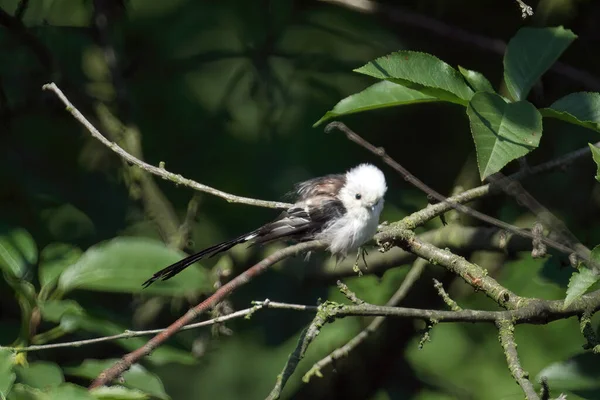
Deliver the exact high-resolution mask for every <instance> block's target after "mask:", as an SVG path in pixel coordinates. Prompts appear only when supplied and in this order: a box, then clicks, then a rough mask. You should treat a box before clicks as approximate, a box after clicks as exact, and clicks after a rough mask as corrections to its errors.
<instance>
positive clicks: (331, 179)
mask: <svg viewBox="0 0 600 400" xmlns="http://www.w3.org/2000/svg"><path fill="white" fill-rule="evenodd" d="M386 190H387V187H386V183H385V177H384V176H383V173H382V172H381V171H380V170H379V169H378V168H377V167H375V166H373V165H371V164H361V165H359V166H357V167H355V168H352V169H351V170H349V171H348V172H346V173H345V174H336V175H326V176H323V177H319V178H314V179H311V180H308V181H306V182H302V183H299V184H297V185H296V186H295V189H294V192H293V194H294V195H295V203H294V205H293V206H292V207H290V208H289V209H287V210H286V211H284V212H282V213H281V214H280V215H279V217H278V218H277V219H275V220H274V221H272V222H269V223H267V224H266V225H263V226H261V227H260V228H258V229H256V230H253V231H252V232H248V233H246V234H243V235H241V236H239V237H237V238H235V239H231V240H227V241H225V242H223V243H219V244H216V245H214V246H211V247H209V248H207V249H204V250H201V251H199V252H198V253H196V254H193V255H191V256H189V257H187V258H184V259H183V260H181V261H178V262H176V263H175V264H172V265H169V266H168V267H166V268H164V269H162V270H160V271H158V272H157V273H155V274H154V275H153V276H152V277H151V278H150V279H148V280H147V281H146V282H144V284H143V286H144V287H148V286H149V285H151V284H152V283H153V282H154V281H156V280H158V279H162V280H167V279H170V278H172V277H173V276H175V275H177V274H178V273H180V272H181V271H183V270H184V269H185V268H187V267H188V266H190V265H192V264H193V263H195V262H196V261H198V260H201V259H203V258H206V257H213V256H215V255H217V254H219V253H221V252H224V251H227V250H229V249H231V248H232V247H233V246H235V245H238V244H240V243H245V242H249V241H252V242H253V244H259V243H269V242H273V241H276V240H282V239H287V240H294V241H298V242H301V241H307V240H313V239H315V240H320V241H322V242H324V243H326V244H327V250H329V251H330V252H331V253H332V254H334V255H336V256H338V257H341V258H343V257H346V256H347V255H348V253H350V252H354V251H356V250H358V248H359V247H360V246H361V245H363V244H364V243H365V242H367V241H368V240H370V239H371V238H372V237H373V235H375V233H376V232H377V226H378V225H379V215H380V214H381V210H382V209H383V196H384V195H385V192H386Z"/></svg>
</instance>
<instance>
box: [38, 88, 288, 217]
mask: <svg viewBox="0 0 600 400" xmlns="http://www.w3.org/2000/svg"><path fill="white" fill-rule="evenodd" d="M42 89H44V90H50V91H52V92H54V93H55V94H56V96H57V97H58V98H59V99H60V100H61V101H62V102H63V104H64V105H65V106H66V110H67V111H68V112H69V113H70V114H71V115H73V117H74V118H75V119H76V120H77V121H79V122H80V123H81V124H82V125H83V126H84V127H85V128H86V129H87V130H88V131H89V132H90V134H91V135H92V136H93V137H94V138H96V139H98V140H99V141H100V142H101V143H102V144H104V145H105V146H106V147H108V148H109V149H111V150H112V151H114V152H115V153H117V154H118V155H119V156H120V157H122V158H123V159H124V160H126V161H127V162H129V163H131V164H134V165H137V166H138V167H140V168H141V169H143V170H144V171H147V172H149V173H151V174H153V175H156V176H158V177H160V178H162V179H165V180H167V181H171V182H174V183H175V184H178V185H183V186H188V187H190V188H192V189H195V190H198V191H200V192H205V193H209V194H212V195H213V196H217V197H221V198H223V199H225V200H227V201H228V202H230V203H242V204H248V205H251V206H257V207H266V208H289V207H291V204H289V203H282V202H277V201H266V200H258V199H252V198H249V197H241V196H236V195H233V194H230V193H226V192H223V191H221V190H218V189H214V188H212V187H210V186H206V185H203V184H201V183H198V182H196V181H193V180H191V179H187V178H184V177H183V176H181V175H178V174H174V173H172V172H169V171H167V170H166V169H164V168H163V167H162V166H161V167H155V166H153V165H150V164H148V163H146V162H144V161H142V160H139V159H137V158H136V157H134V156H132V155H131V154H129V153H128V152H126V151H125V150H123V148H121V147H120V146H119V145H117V144H116V143H114V142H111V141H110V140H108V139H107V138H106V137H104V136H103V135H102V134H101V133H100V132H99V131H98V130H97V129H96V128H95V127H94V126H93V125H92V124H91V123H90V122H89V121H88V120H87V119H86V118H85V117H84V116H83V114H81V112H79V110H78V109H77V108H75V106H73V104H71V102H70V101H69V99H67V97H66V96H65V95H64V94H63V92H62V91H61V90H60V89H59V88H58V86H56V84H54V83H48V84H45V85H44V86H43V87H42Z"/></svg>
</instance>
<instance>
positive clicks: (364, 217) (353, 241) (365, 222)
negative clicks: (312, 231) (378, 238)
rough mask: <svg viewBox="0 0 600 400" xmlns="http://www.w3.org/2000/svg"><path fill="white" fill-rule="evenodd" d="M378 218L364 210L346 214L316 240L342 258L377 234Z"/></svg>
mask: <svg viewBox="0 0 600 400" xmlns="http://www.w3.org/2000/svg"><path fill="white" fill-rule="evenodd" d="M378 222H379V216H378V215H374V214H373V213H371V212H369V211H368V210H366V209H362V210H358V211H357V212H354V213H351V214H350V213H348V214H346V215H344V216H343V217H342V218H340V219H338V220H336V221H335V222H334V223H333V224H331V226H329V227H327V228H326V229H324V230H323V232H321V233H320V234H319V235H318V237H317V239H319V240H323V241H324V242H326V243H328V244H329V251H330V252H331V253H333V254H339V255H342V256H346V255H348V253H350V252H353V251H355V250H356V249H358V248H359V247H360V246H361V245H363V244H364V243H365V242H367V241H368V240H370V239H371V238H372V237H373V235H375V233H376V232H377V225H378Z"/></svg>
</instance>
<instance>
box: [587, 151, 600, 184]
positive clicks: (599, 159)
mask: <svg viewBox="0 0 600 400" xmlns="http://www.w3.org/2000/svg"><path fill="white" fill-rule="evenodd" d="M589 146H590V149H591V150H592V158H593V159H594V162H595V163H596V168H597V169H596V180H597V181H598V182H600V149H599V148H597V147H596V146H594V145H593V144H591V143H589Z"/></svg>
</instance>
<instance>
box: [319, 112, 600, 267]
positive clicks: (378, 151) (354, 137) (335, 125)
mask: <svg viewBox="0 0 600 400" xmlns="http://www.w3.org/2000/svg"><path fill="white" fill-rule="evenodd" d="M333 129H338V130H340V131H341V132H343V133H344V134H345V135H346V137H347V138H348V139H349V140H350V141H352V142H354V143H356V144H358V145H359V146H361V147H363V148H365V149H366V150H368V151H370V152H371V153H373V154H375V155H377V156H379V157H380V158H381V159H382V160H383V162H385V163H386V164H387V165H389V166H390V167H392V168H393V169H394V170H395V171H397V172H398V173H400V174H401V175H402V177H403V178H404V179H405V180H406V181H407V182H409V183H410V184H412V185H413V186H415V187H417V188H419V189H420V190H422V191H423V192H424V193H426V194H427V195H429V196H431V197H433V198H435V199H436V200H438V201H440V202H446V203H449V205H450V206H451V207H452V208H454V209H455V210H457V211H460V212H462V213H464V214H467V215H469V216H472V217H474V218H477V219H479V220H481V221H483V222H487V223H488V224H491V225H495V226H498V227H500V228H502V229H505V230H507V231H509V232H512V233H514V234H516V235H519V236H523V237H527V238H530V239H539V240H542V241H543V242H544V243H545V244H546V245H548V246H549V247H552V248H554V249H556V250H559V251H561V252H563V253H566V254H571V253H577V256H578V257H579V258H580V259H582V260H585V261H587V264H588V266H589V267H590V268H592V266H593V268H595V269H598V268H600V266H599V265H597V264H598V263H596V262H594V261H592V260H591V259H590V257H589V255H588V254H586V252H585V251H580V249H573V248H570V247H569V246H565V245H563V244H562V243H559V242H557V241H555V240H552V239H550V238H547V237H539V238H536V236H535V235H533V234H532V233H531V232H529V231H526V230H524V229H520V228H518V227H516V226H514V225H511V224H509V223H506V222H504V221H500V220H499V219H497V218H493V217H490V216H489V215H486V214H484V213H482V212H479V211H477V210H475V209H473V208H470V207H467V206H465V205H463V204H460V203H455V202H453V201H452V200H451V199H449V198H447V197H445V196H443V195H441V194H440V193H438V192H437V191H435V190H433V189H432V188H430V187H429V186H427V185H426V184H425V183H424V182H422V181H421V180H420V179H418V178H417V177H415V176H414V175H413V174H411V173H410V172H409V171H408V170H407V169H406V168H404V167H403V166H402V165H400V164H399V163H398V162H396V161H395V160H394V159H393V158H391V157H390V156H389V155H387V154H386V152H385V150H384V149H383V148H381V147H375V146H373V145H372V144H371V143H369V142H368V141H366V140H365V139H363V138H362V137H361V136H360V135H358V134H357V133H356V132H354V131H353V130H352V129H350V128H348V127H347V126H346V125H345V124H343V123H341V122H338V121H334V122H331V123H329V124H328V125H327V126H326V127H325V132H331V131H332V130H333Z"/></svg>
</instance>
